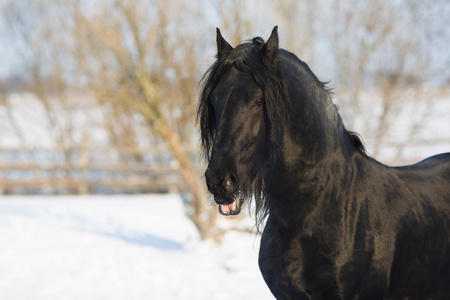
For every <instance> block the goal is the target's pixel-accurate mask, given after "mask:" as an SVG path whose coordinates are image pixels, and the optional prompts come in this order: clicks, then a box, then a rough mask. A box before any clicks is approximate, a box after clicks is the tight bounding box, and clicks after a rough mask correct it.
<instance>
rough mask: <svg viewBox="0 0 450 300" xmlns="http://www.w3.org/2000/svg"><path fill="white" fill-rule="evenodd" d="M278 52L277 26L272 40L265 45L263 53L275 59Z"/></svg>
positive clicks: (273, 31) (271, 36)
mask: <svg viewBox="0 0 450 300" xmlns="http://www.w3.org/2000/svg"><path fill="white" fill-rule="evenodd" d="M277 50H278V26H275V27H274V28H273V30H272V34H271V35H270V38H269V39H268V40H267V42H266V43H265V44H264V46H263V48H262V49H261V51H262V53H264V55H266V56H267V57H270V58H271V59H273V58H274V56H275V53H276V52H277Z"/></svg>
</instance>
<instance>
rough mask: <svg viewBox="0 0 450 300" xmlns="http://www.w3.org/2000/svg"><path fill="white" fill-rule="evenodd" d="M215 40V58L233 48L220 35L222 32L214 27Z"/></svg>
mask: <svg viewBox="0 0 450 300" xmlns="http://www.w3.org/2000/svg"><path fill="white" fill-rule="evenodd" d="M216 33H217V36H216V42H217V58H220V57H222V56H224V55H225V54H227V53H228V52H230V51H231V50H233V47H231V45H230V44H229V43H228V42H227V41H225V39H224V38H223V37H222V34H221V33H220V29H219V28H216Z"/></svg>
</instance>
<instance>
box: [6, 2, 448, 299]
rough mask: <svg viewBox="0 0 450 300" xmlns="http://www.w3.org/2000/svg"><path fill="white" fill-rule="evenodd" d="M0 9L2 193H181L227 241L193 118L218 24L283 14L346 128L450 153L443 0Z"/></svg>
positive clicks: (289, 39) (394, 154)
mask: <svg viewBox="0 0 450 300" xmlns="http://www.w3.org/2000/svg"><path fill="white" fill-rule="evenodd" d="M0 16H1V17H0V66H1V68H0V195H5V196H6V195H9V196H8V197H5V196H3V200H0V203H1V202H2V201H3V203H4V205H6V204H5V203H12V202H5V201H6V199H10V200H8V201H12V200H14V199H22V200H23V199H24V198H23V196H21V195H41V196H39V197H40V198H39V197H38V198H34V199H40V201H44V202H45V201H46V199H49V197H48V196H49V195H59V196H60V197H57V199H63V198H64V197H62V196H61V195H105V194H107V195H116V196H117V195H130V194H140V195H142V194H149V195H150V194H151V195H154V194H155V193H159V194H170V195H177V196H176V197H177V199H178V200H177V201H179V199H181V200H182V203H183V205H182V211H183V214H182V215H181V217H186V218H187V220H188V221H186V222H187V223H186V224H188V223H189V224H193V225H192V226H193V228H195V229H193V230H194V231H195V232H197V233H198V236H197V235H196V234H197V233H196V234H194V236H196V238H198V239H199V240H209V239H212V240H215V241H217V242H220V241H222V240H223V236H224V233H225V232H226V231H225V230H224V229H223V226H221V225H220V222H221V220H222V218H221V217H219V218H218V217H217V213H216V209H217V208H216V207H215V206H214V205H212V204H211V199H210V197H209V196H208V194H207V193H206V191H205V187H204V179H203V178H202V175H203V172H204V169H205V162H204V161H203V160H202V159H201V156H200V153H199V147H198V146H199V143H198V131H197V127H196V124H195V123H196V120H195V118H196V105H197V100H198V93H199V90H200V87H201V83H199V82H200V81H201V78H202V75H203V74H204V72H205V71H206V70H207V68H208V67H209V66H210V65H211V64H212V63H213V62H214V56H215V53H216V44H215V27H219V28H220V29H221V31H222V34H223V35H224V37H225V39H227V40H228V41H229V42H230V44H232V45H233V46H235V45H237V44H238V43H240V42H241V41H243V40H247V39H251V38H253V37H254V36H261V37H263V38H264V39H267V38H268V36H269V35H270V32H271V30H272V28H273V26H274V25H278V26H279V35H280V46H281V47H282V48H285V49H287V50H289V51H291V52H293V53H295V54H296V55H297V56H298V57H299V58H300V59H302V60H303V61H305V62H306V63H307V64H308V65H309V66H310V68H311V69H312V71H313V72H314V73H315V74H316V75H317V76H318V77H319V79H320V80H322V81H329V84H328V86H329V87H331V88H333V91H334V94H335V98H334V101H335V103H336V104H337V105H338V106H339V108H340V113H341V115H342V117H343V119H344V123H345V124H346V127H347V129H349V130H352V131H355V132H358V133H359V134H360V135H361V136H362V137H363V139H364V141H365V144H366V146H367V148H368V150H369V152H370V153H371V154H372V155H373V156H374V157H375V158H377V159H378V160H380V161H382V162H383V163H386V164H390V165H399V164H409V163H415V162H417V161H419V160H422V159H423V158H425V157H426V156H430V155H432V154H436V153H439V152H448V151H450V117H449V116H450V89H449V87H450V51H449V47H450V29H449V27H448V24H449V22H450V2H449V1H447V0H430V1H421V0H408V1H406V0H398V1H372V0H363V1H360V0H358V1H356V0H334V1H333V0H317V1H307V0H286V1H274V0H270V1H269V0H259V1H256V0H255V1H251V0H250V1H233V0H229V1H206V0H195V1H186V0H165V1H159V0H148V1H145V0H141V1H138V0H133V1H125V0H123V1H120V0H116V1H112V0H111V1H88V0H85V1H84V0H76V1H75V0H73V1H72V0H41V1H37V0H36V1H29V0H1V1H0ZM11 195H16V196H11ZM18 195H19V196H18ZM14 197H16V198H14ZM65 197H66V198H65V199H72V200H73V201H75V200H74V199H78V198H72V197H70V196H65ZM67 197H68V198H67ZM111 197H113V196H111ZM127 197H128V198H126V197H122V198H121V199H132V196H127ZM151 197H153V196H148V197H147V198H151ZM113 198H114V197H113ZM169 198H170V197H169ZM11 199H12V200H11ZM27 199H30V198H27ZM52 199H54V197H52ZM89 199H94V198H89ZM95 199H96V198H95ZM170 199H172V198H170ZM26 201H28V200H26ZM26 201H25V202H24V201H22V202H21V203H22V204H23V203H28V202H26ZM169 202H170V201H169ZM180 202H181V201H180ZM31 203H33V202H30V203H28V204H27V205H31ZM34 203H38V202H34ZM158 203H159V202H158ZM161 203H163V202H161ZM22 204H21V205H22ZM8 205H9V204H8ZM11 205H13V206H14V205H16V204H11ZM5 207H7V208H5ZM8 207H9V206H4V207H3V208H4V211H3V212H4V213H5V215H4V216H5V217H6V216H10V215H11V212H12V211H16V212H17V207H15V206H14V207H15V208H14V209H11V207H9V208H8ZM21 207H22V208H21V209H23V206H21ZM27 207H29V206H27ZM158 207H159V206H157V209H159V208H158ZM144 211H146V213H149V212H148V210H144ZM0 212H1V211H0ZM134 213H135V214H138V213H139V212H138V211H137V212H134ZM154 213H156V212H154ZM85 217H86V216H85ZM181 217H180V218H181ZM168 218H170V217H169V216H168ZM10 221H11V220H10ZM235 221H236V222H239V221H241V220H240V219H237V220H235ZM4 222H7V221H4ZM11 222H13V221H11ZM124 222H125V221H124ZM5 224H7V223H3V226H5ZM8 224H11V223H8ZM106 224H107V223H103V225H105V226H106ZM183 224H184V223H183ZM0 225H2V224H1V223H0ZM66 225H67V224H66ZM72 225H73V224H72ZM72 225H70V226H72ZM67 226H69V225H67ZM70 226H69V227H70ZM155 226H158V225H155ZM186 226H187V225H186ZM233 226H234V227H236V226H235V225H233ZM249 227H250V228H251V225H250V226H249ZM3 228H6V227H3ZM153 228H154V227H153ZM0 230H1V229H0ZM149 230H150V231H151V229H149ZM2 233H3V234H4V235H3V237H2V236H1V235H0V241H2V238H3V239H6V236H7V234H12V233H10V232H7V230H5V231H3V232H2V231H0V234H2ZM114 234H115V236H119V237H120V236H121V235H118V234H117V231H115V233H114ZM162 234H164V233H162ZM14 236H16V235H14ZM122 237H123V236H122ZM123 240H125V241H128V242H130V240H131V241H132V239H130V238H128V240H127V239H123ZM3 241H4V240H3ZM141 241H142V240H141ZM144 241H147V242H148V241H150V244H151V245H153V246H155V245H156V246H159V248H158V247H157V248H158V249H159V250H162V251H165V250H167V247H166V246H167V244H165V243H162V244H161V241H160V240H158V239H156V238H155V236H150V237H149V236H147V240H145V239H144ZM252 242H253V241H252ZM252 242H250V244H252ZM24 243H25V242H24ZM169 245H172V244H170V243H169ZM180 245H184V244H183V242H180ZM0 247H1V246H0ZM17 247H19V246H17ZM183 247H184V246H183ZM169 248H170V247H169ZM0 249H1V248H0ZM11 251H12V250H11ZM13 252H14V251H13ZM0 255H1V254H0ZM5 257H6V256H5ZM5 259H6V258H4V260H3V261H5ZM17 259H18V258H17ZM255 259H256V258H255ZM1 262H2V257H0V264H1ZM255 263H256V262H255ZM228 268H229V266H228ZM231 269H233V268H231ZM255 270H256V268H255ZM0 272H1V271H0ZM0 276H1V273H0ZM258 276H259V275H258ZM19 278H20V277H19ZM236 278H238V277H236ZM259 280H261V279H260V278H259ZM159 295H161V294H159ZM166 296H167V295H166ZM228 296H229V295H228ZM208 297H210V295H207V296H205V299H207V298H208ZM137 298H139V297H137ZM168 298H171V297H168ZM168 298H166V299H168ZM173 298H176V299H180V297H176V296H173ZM200 298H201V297H200ZM219 298H220V297H219ZM219 298H217V299H219ZM36 299H37V298H36ZM186 299H188V298H186ZM197 299H199V296H198V295H197ZM209 299H211V298H209ZM223 299H228V298H227V296H224V298H223Z"/></svg>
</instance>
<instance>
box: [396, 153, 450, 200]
mask: <svg viewBox="0 0 450 300" xmlns="http://www.w3.org/2000/svg"><path fill="white" fill-rule="evenodd" d="M393 169H395V170H396V172H397V175H398V177H399V178H400V179H401V180H402V181H404V182H405V183H406V184H407V185H408V186H409V187H410V189H411V190H412V191H417V193H419V194H420V196H422V197H425V198H430V200H431V201H437V200H439V199H442V200H443V201H444V202H446V203H447V204H450V153H443V154H439V155H435V156H431V157H429V158H427V159H424V160H422V161H421V162H419V163H417V164H414V165H410V166H404V167H395V168H393ZM427 195H429V197H427ZM433 196H434V197H433ZM436 198H437V199H436Z"/></svg>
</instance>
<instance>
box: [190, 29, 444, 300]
mask: <svg viewBox="0 0 450 300" xmlns="http://www.w3.org/2000/svg"><path fill="white" fill-rule="evenodd" d="M217 46H218V54H217V60H216V62H215V63H214V64H213V65H212V66H211V67H210V69H209V70H208V71H207V72H206V74H205V76H204V78H203V89H202V92H201V96H200V102H199V107H198V122H199V123H200V128H201V138H202V146H203V148H204V151H205V155H206V158H207V159H208V161H209V165H208V169H207V170H206V174H205V177H206V183H207V186H208V189H209V191H210V192H211V193H212V194H214V199H215V201H216V202H217V203H218V204H219V211H220V212H221V213H222V214H224V215H233V214H238V213H239V211H240V209H241V207H242V204H243V203H244V201H245V200H246V199H251V198H252V197H254V199H255V201H256V211H257V212H256V216H257V224H258V225H261V224H262V223H263V221H264V220H265V221H266V224H265V228H264V232H263V235H262V240H261V249H260V254H259V266H260V269H261V272H262V275H263V277H264V280H265V281H266V283H267V285H268V286H269V288H270V290H271V291H272V293H273V294H274V295H275V297H276V298H278V299H450V241H449V238H450V235H449V233H450V226H449V225H450V220H449V218H450V209H449V207H450V205H449V204H450V153H447V154H441V155H437V156H433V157H431V158H428V159H426V160H424V161H422V162H420V163H418V164H416V165H412V166H405V167H395V168H392V167H388V166H385V165H383V164H381V163H379V162H377V161H376V160H374V159H373V158H371V157H370V156H368V155H367V154H366V152H365V150H364V147H363V145H362V143H361V140H360V139H359V137H358V135H356V134H355V133H352V132H349V131H347V130H346V129H345V127H344V125H343V123H342V120H341V117H340V116H339V114H338V111H337V109H336V106H335V105H334V104H333V103H332V101H331V92H330V91H329V89H327V88H326V86H325V84H324V83H323V82H320V81H319V80H318V79H317V77H316V76H315V75H314V74H313V73H312V72H311V70H310V69H309V68H308V66H307V65H306V64H305V63H304V62H302V61H301V60H299V59H298V58H297V57H296V56H295V55H293V54H292V53H290V52H288V51H285V50H283V49H280V48H279V47H278V33H277V27H275V28H274V30H273V31H272V34H271V36H270V38H269V39H268V41H267V42H266V43H265V42H264V41H263V39H261V38H260V37H256V38H254V39H253V40H252V41H249V42H245V43H242V44H240V45H238V46H237V47H236V48H233V47H232V46H230V44H229V43H228V42H226V41H225V40H224V39H223V37H222V36H221V34H220V31H219V29H217ZM258 228H259V227H258ZM220 280H224V281H226V279H220ZM249 297H250V295H249Z"/></svg>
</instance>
